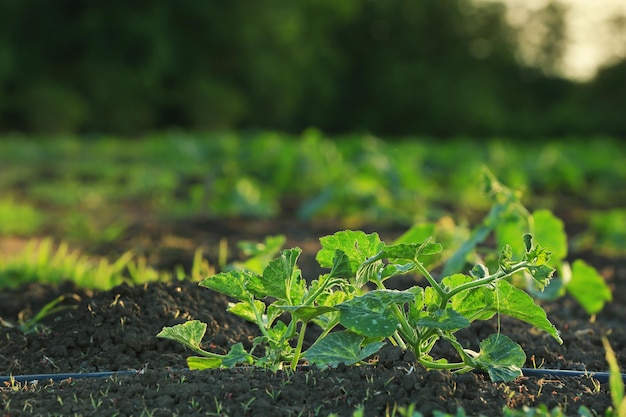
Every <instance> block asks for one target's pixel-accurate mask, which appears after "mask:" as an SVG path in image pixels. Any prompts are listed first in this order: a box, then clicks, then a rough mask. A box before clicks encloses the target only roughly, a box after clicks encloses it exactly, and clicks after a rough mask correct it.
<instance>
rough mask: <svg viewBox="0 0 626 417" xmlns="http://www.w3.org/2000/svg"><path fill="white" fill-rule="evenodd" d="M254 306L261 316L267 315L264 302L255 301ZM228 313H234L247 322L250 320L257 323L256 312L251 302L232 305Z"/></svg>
mask: <svg viewBox="0 0 626 417" xmlns="http://www.w3.org/2000/svg"><path fill="white" fill-rule="evenodd" d="M253 302H254V306H255V307H256V310H257V312H258V313H259V314H263V313H265V303H264V302H263V301H259V300H254V301H253ZM227 311H229V312H231V313H233V314H234V315H236V316H239V317H241V318H243V319H245V320H248V321H250V322H252V323H256V321H257V318H256V315H255V314H254V310H253V309H252V306H251V305H250V303H249V302H240V303H236V304H232V305H230V306H229V307H228V309H227Z"/></svg>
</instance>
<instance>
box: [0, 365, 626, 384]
mask: <svg viewBox="0 0 626 417" xmlns="http://www.w3.org/2000/svg"><path fill="white" fill-rule="evenodd" d="M182 370H183V371H188V369H182ZM141 373H142V371H111V372H85V373H83V372H79V373H66V374H34V375H13V376H0V383H6V382H8V383H11V382H12V381H14V382H31V381H39V380H43V381H47V380H52V381H55V382H59V381H63V380H65V379H78V378H106V377H110V376H114V375H115V376H117V375H139V374H141ZM522 373H523V374H524V376H533V377H542V378H544V377H557V378H563V377H591V378H594V379H596V380H597V381H598V382H601V383H606V382H608V381H609V373H608V372H590V371H568V370H563V369H533V368H522ZM621 375H622V381H624V383H626V374H621Z"/></svg>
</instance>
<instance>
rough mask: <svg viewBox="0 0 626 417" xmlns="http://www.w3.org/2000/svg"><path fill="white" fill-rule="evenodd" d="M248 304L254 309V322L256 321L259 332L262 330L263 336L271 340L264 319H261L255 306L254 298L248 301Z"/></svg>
mask: <svg viewBox="0 0 626 417" xmlns="http://www.w3.org/2000/svg"><path fill="white" fill-rule="evenodd" d="M248 303H250V306H251V307H252V311H253V312H254V320H255V321H256V324H257V326H258V327H259V330H261V333H263V336H265V337H267V338H268V339H270V335H269V333H267V329H266V328H265V323H263V317H261V313H259V310H257V308H256V305H254V298H250V299H249V300H248Z"/></svg>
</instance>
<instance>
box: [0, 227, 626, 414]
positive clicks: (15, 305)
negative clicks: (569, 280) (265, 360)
mask: <svg viewBox="0 0 626 417" xmlns="http://www.w3.org/2000/svg"><path fill="white" fill-rule="evenodd" d="M339 227H340V225H337V224H332V223H311V222H299V221H295V220H293V221H291V220H283V221H270V220H266V221H254V220H245V219H239V220H231V221H222V220H220V221H213V220H207V219H197V218H196V219H189V220H186V221H181V220H179V221H176V222H171V223H167V222H160V223H158V224H151V223H137V224H136V225H135V226H134V227H132V228H130V229H129V230H128V231H127V233H126V234H125V236H124V239H123V240H121V241H120V243H119V245H120V246H124V245H127V246H129V247H132V246H135V245H137V243H138V242H143V246H144V247H145V248H146V251H147V255H148V256H149V257H151V259H154V260H155V263H157V264H160V266H161V267H167V266H171V265H175V264H183V265H188V264H189V262H190V260H191V258H192V257H193V248H196V247H207V248H216V247H218V246H219V244H220V240H222V239H224V238H226V239H228V242H229V243H232V242H236V241H239V240H241V239H249V240H262V239H263V238H264V237H265V236H267V235H271V234H275V233H277V232H280V233H282V234H284V235H286V237H287V246H288V247H294V246H299V247H301V248H302V249H303V255H302V258H301V260H300V262H299V265H300V267H301V268H302V270H303V271H304V272H305V273H306V275H308V276H314V275H315V274H317V273H318V270H317V269H316V268H319V267H318V266H317V264H316V263H315V262H314V255H315V253H316V251H317V250H318V249H319V243H318V238H319V237H320V236H324V235H326V234H330V233H333V232H335V231H337V230H339ZM364 229H365V230H367V228H364ZM376 231H377V232H379V233H380V235H381V237H389V238H393V237H395V236H398V235H399V234H400V233H401V232H402V228H394V227H391V226H388V227H385V228H382V229H381V228H376ZM168 242H169V245H168ZM172 242H178V244H177V245H173V244H172ZM180 242H186V244H185V245H181V244H180ZM101 249H102V250H103V251H104V250H106V248H104V247H103V248H101ZM215 256H216V255H215V254H214V253H213V254H211V253H209V258H211V257H213V258H215ZM230 256H232V257H236V256H237V254H236V252H234V251H232V252H231V255H230ZM577 256H578V257H583V258H584V259H585V260H586V261H587V262H588V263H589V264H591V265H592V266H594V267H595V268H596V269H597V270H598V271H600V273H601V274H602V275H603V276H604V277H605V278H606V280H607V282H608V283H609V285H610V287H611V288H612V290H613V297H614V301H613V302H611V303H609V304H608V305H607V306H606V307H605V308H604V310H603V311H602V312H601V313H599V314H598V315H597V316H596V317H595V320H591V319H590V317H589V316H588V315H587V314H586V313H585V312H584V311H583V310H582V309H581V308H580V306H579V305H578V304H577V303H576V302H575V301H574V300H573V299H571V298H569V297H567V296H566V297H563V298H560V299H558V300H556V301H550V302H545V303H544V304H543V305H542V306H543V307H544V308H545V310H546V311H547V313H548V318H549V319H550V320H551V321H552V322H553V323H554V324H555V326H556V327H557V328H558V329H559V330H560V331H561V336H562V338H563V340H564V344H563V345H558V344H557V343H556V342H555V341H554V340H553V339H552V338H551V337H550V336H549V335H547V334H544V333H542V332H538V331H535V330H534V329H533V328H531V327H530V326H528V325H526V324H524V323H522V322H520V321H516V320H509V319H507V318H506V317H503V318H502V321H501V323H500V324H501V328H502V333H503V334H506V335H507V336H509V337H511V338H512V339H513V340H514V341H516V342H518V343H519V344H520V345H521V346H522V347H523V349H524V351H525V352H526V354H527V363H526V364H525V367H528V368H533V367H539V368H549V369H571V370H579V371H585V370H586V371H589V372H594V371H596V372H597V371H606V370H607V369H608V365H607V363H606V360H605V356H604V349H603V347H602V342H601V337H602V336H603V335H605V334H607V333H608V334H609V340H610V342H611V344H612V346H613V348H614V350H615V351H616V353H617V355H618V360H620V361H623V358H624V357H626V305H625V304H624V300H626V261H624V260H623V259H614V258H604V257H599V256H594V255H590V254H589V255H585V254H584V253H583V254H577ZM399 285H400V286H401V285H402V284H401V283H400V284H399ZM62 294H75V295H76V296H77V299H76V300H70V301H68V302H67V303H66V304H71V305H73V306H74V307H73V308H71V309H66V310H63V311H61V312H59V313H57V314H54V315H52V316H51V317H49V318H47V319H45V320H44V321H43V324H45V326H46V327H45V329H42V330H41V331H39V332H35V333H31V334H27V335H24V334H22V333H21V332H20V331H18V330H17V329H10V328H5V327H3V328H0V340H2V344H0V360H1V364H2V365H1V366H0V369H2V370H3V373H4V374H5V375H9V374H12V375H23V374H48V373H57V374H58V373H72V372H82V373H86V372H103V371H127V370H136V371H138V372H137V374H136V375H117V376H113V377H108V378H96V379H91V378H90V379H84V378H68V379H65V380H62V381H58V382H52V381H49V380H45V379H42V380H39V381H38V382H37V383H36V384H34V383H13V384H11V383H10V382H5V383H4V386H3V387H2V389H1V392H0V398H2V407H3V415H5V416H22V415H23V416H26V415H28V416H31V415H63V416H71V415H92V416H112V415H118V416H131V415H132V416H140V415H144V416H171V415H181V416H182V415H230V416H243V415H276V416H317V415H319V416H327V415H329V414H331V413H336V414H338V415H342V416H343V415H346V416H351V415H353V413H354V411H355V410H357V409H358V408H362V409H363V411H364V415H366V416H381V415H407V410H409V407H410V406H411V404H416V405H417V407H416V409H417V410H419V411H420V412H421V413H423V415H432V412H433V411H434V410H440V411H445V412H449V413H456V412H457V408H458V407H462V408H463V409H464V410H465V412H466V414H467V415H479V414H483V415H488V416H493V415H500V414H502V412H503V411H502V410H503V407H505V406H508V407H511V408H515V409H521V408H522V407H523V406H538V405H539V404H545V405H546V406H547V407H548V408H550V409H551V408H553V407H555V406H560V407H561V408H562V409H563V410H564V412H565V413H566V415H576V414H577V412H578V409H579V407H580V406H583V405H584V406H586V407H588V408H589V409H592V410H595V411H596V412H597V413H598V414H602V413H603V412H604V410H605V409H607V408H608V407H610V405H611V399H610V395H609V392H608V386H607V384H604V383H599V382H598V381H597V380H595V379H594V378H592V377H590V376H583V377H578V378H570V377H567V378H557V377H521V378H518V379H517V380H515V381H513V382H508V383H501V382H499V383H493V382H491V381H490V380H489V378H488V377H487V376H486V375H482V374H478V373H468V374H458V375H457V374H452V373H449V372H440V371H426V370H425V369H422V368H421V367H419V366H417V367H415V366H414V364H413V363H411V359H412V358H411V354H408V353H405V352H403V351H401V350H400V349H399V348H395V347H386V348H384V349H383V350H382V351H381V352H380V353H379V355H378V357H377V359H378V362H377V363H376V364H375V365H370V366H350V367H346V366H339V367H338V368H336V369H326V370H320V369H316V368H310V369H309V368H303V369H299V370H297V371H295V372H287V371H279V372H270V371H263V370H256V369H252V368H238V369H231V370H207V371H187V370H185V369H184V368H186V363H185V358H186V357H187V356H188V355H189V353H190V352H189V351H185V349H184V348H183V347H182V345H180V344H176V343H174V342H172V341H168V340H164V339H159V338H157V337H155V335H156V334H157V333H158V332H159V331H160V330H161V329H162V328H163V326H172V325H175V324H178V323H182V322H185V321H187V320H190V319H198V320H201V321H203V322H206V323H208V325H209V327H208V331H207V335H206V337H205V339H204V344H205V347H206V348H208V349H212V350H213V351H215V352H220V351H225V350H226V349H227V348H228V346H230V345H232V344H233V343H236V342H243V344H244V346H245V347H249V346H250V340H251V338H252V337H254V336H257V335H258V330H257V329H256V327H254V326H252V325H251V324H249V323H247V322H245V321H243V320H241V319H238V318H237V317H236V316H234V315H232V314H230V313H228V312H226V306H227V301H228V300H227V299H226V298H225V297H224V296H222V295H220V294H217V293H214V292H212V291H211V290H208V289H204V288H198V287H197V282H193V281H191V280H188V279H185V280H181V281H176V280H175V281H172V282H170V283H165V282H155V283H148V284H143V285H138V286H128V285H126V284H123V285H121V286H117V287H114V288H112V289H110V290H106V291H95V290H85V289H80V288H76V287H74V286H73V285H72V284H69V283H68V284H63V285H61V286H58V287H57V286H49V285H41V284H25V285H23V286H21V287H19V288H15V289H4V290H3V291H2V292H0V317H3V318H5V319H9V318H11V319H13V318H15V317H18V316H19V314H20V312H21V311H22V310H24V309H25V308H27V309H30V310H32V311H38V309H40V308H41V307H42V306H44V305H45V304H46V303H47V302H49V301H50V300H53V299H54V298H56V297H57V296H58V295H62ZM497 327H498V323H497V321H496V320H495V319H494V320H491V321H488V322H483V323H482V324H476V325H473V326H471V327H470V328H469V329H466V330H463V331H461V332H460V335H459V336H460V337H459V340H460V341H461V342H462V344H463V345H464V346H467V347H474V348H475V347H476V346H477V344H478V341H479V340H481V339H483V338H484V337H485V336H486V335H488V334H490V333H494V332H496V331H497ZM435 354H437V355H442V356H445V355H450V354H451V353H450V352H447V351H446V350H445V348H442V349H440V350H437V351H436V352H435ZM622 363H623V362H622Z"/></svg>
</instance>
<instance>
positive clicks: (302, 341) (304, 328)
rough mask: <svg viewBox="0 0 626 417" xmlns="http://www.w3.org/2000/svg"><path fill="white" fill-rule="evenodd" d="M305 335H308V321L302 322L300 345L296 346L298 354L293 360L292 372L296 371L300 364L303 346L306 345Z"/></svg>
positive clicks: (299, 336) (299, 337)
mask: <svg viewBox="0 0 626 417" xmlns="http://www.w3.org/2000/svg"><path fill="white" fill-rule="evenodd" d="M304 333H306V321H303V322H302V325H301V326H300V335H298V344H297V345H296V352H295V353H294V355H293V359H292V360H291V370H292V371H295V370H296V366H298V362H299V361H300V355H301V353H302V345H303V344H304Z"/></svg>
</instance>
